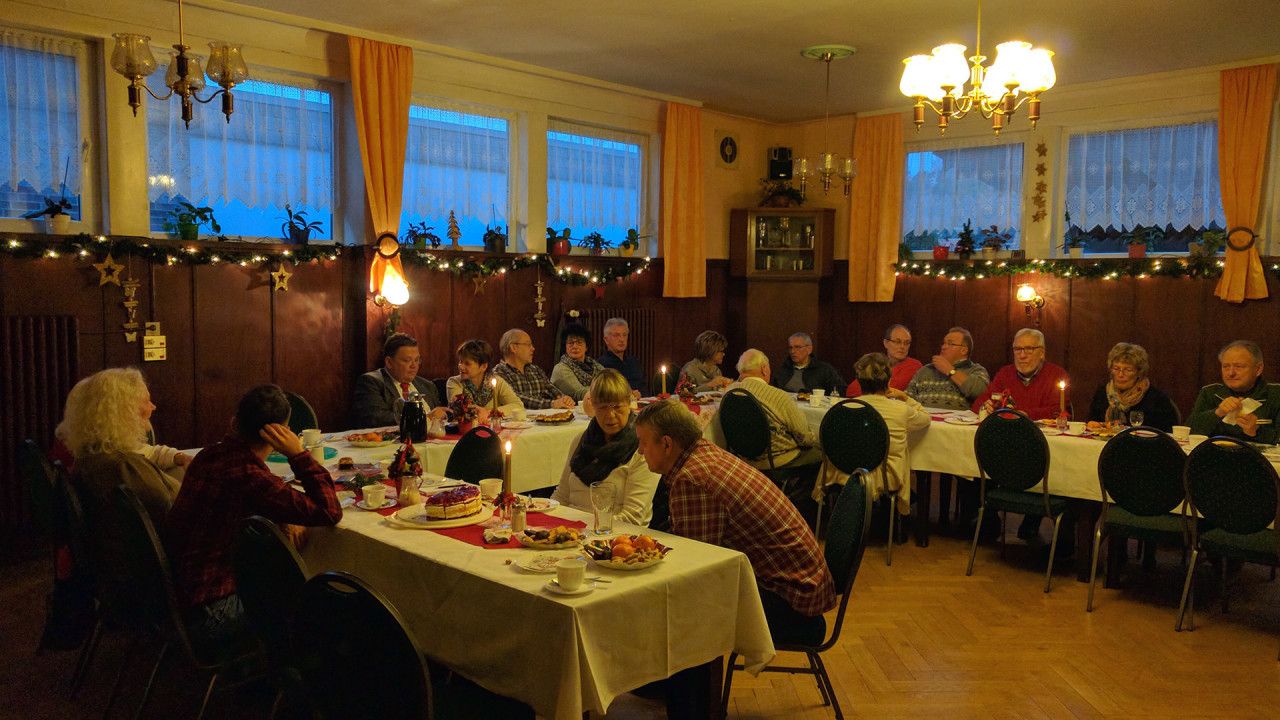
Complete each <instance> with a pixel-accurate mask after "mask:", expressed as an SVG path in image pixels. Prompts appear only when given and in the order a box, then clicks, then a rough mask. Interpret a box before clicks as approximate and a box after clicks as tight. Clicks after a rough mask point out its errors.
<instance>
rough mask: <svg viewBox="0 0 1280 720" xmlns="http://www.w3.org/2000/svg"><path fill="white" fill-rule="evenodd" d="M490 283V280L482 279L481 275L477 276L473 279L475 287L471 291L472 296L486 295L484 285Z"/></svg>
mask: <svg viewBox="0 0 1280 720" xmlns="http://www.w3.org/2000/svg"><path fill="white" fill-rule="evenodd" d="M488 281H489V278H486V277H482V276H480V275H476V276H475V277H473V278H471V284H472V285H474V286H475V287H474V288H473V289H472V290H471V294H472V295H483V294H484V284H485V283H486V282H488Z"/></svg>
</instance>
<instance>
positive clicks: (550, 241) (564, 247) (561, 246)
mask: <svg viewBox="0 0 1280 720" xmlns="http://www.w3.org/2000/svg"><path fill="white" fill-rule="evenodd" d="M570 239H571V238H570V237H569V228H565V229H564V231H563V232H562V233H560V234H556V230H555V228H547V252H549V253H551V254H552V255H568V254H569V250H570V249H571V247H570V243H569V241H570Z"/></svg>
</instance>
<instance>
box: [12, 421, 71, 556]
mask: <svg viewBox="0 0 1280 720" xmlns="http://www.w3.org/2000/svg"><path fill="white" fill-rule="evenodd" d="M18 467H19V468H20V470H21V472H22V480H23V483H24V484H25V485H26V486H27V495H28V496H29V497H30V500H31V511H32V513H33V514H34V515H35V519H36V523H37V524H38V525H39V526H40V529H41V530H42V531H44V532H45V533H48V534H49V535H51V536H53V538H54V541H55V542H56V541H57V539H58V538H57V536H58V535H59V534H60V532H61V531H62V530H63V527H62V526H63V525H65V523H64V522H62V521H61V518H60V517H59V516H60V515H61V513H60V512H59V509H58V504H59V501H58V477H57V475H56V474H55V473H54V471H53V465H51V464H50V463H49V458H48V457H46V456H45V454H44V451H42V450H41V449H40V446H38V445H36V443H35V441H34V440H30V439H27V440H23V441H22V445H20V446H19V447H18Z"/></svg>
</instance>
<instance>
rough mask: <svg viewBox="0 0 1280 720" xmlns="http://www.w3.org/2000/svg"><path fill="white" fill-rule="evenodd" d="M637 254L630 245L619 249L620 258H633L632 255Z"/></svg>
mask: <svg viewBox="0 0 1280 720" xmlns="http://www.w3.org/2000/svg"><path fill="white" fill-rule="evenodd" d="M635 252H636V249H635V248H633V247H631V246H630V245H626V246H623V247H620V248H618V255H619V257H631V256H632V255H634V254H635Z"/></svg>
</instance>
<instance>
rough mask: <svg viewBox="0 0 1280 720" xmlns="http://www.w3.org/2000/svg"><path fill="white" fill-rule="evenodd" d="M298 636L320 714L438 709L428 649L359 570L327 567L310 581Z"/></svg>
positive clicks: (416, 714) (299, 659) (296, 619)
mask: <svg viewBox="0 0 1280 720" xmlns="http://www.w3.org/2000/svg"><path fill="white" fill-rule="evenodd" d="M292 644H293V648H294V651H295V653H296V667H297V669H298V671H299V673H300V674H301V676H302V684H303V686H304V687H305V688H306V692H307V697H308V699H309V700H310V701H311V703H312V706H313V707H314V708H315V709H316V711H317V712H318V714H319V716H320V717H325V718H352V719H353V720H363V719H364V718H369V719H370V720H375V719H376V720H395V719H398V718H414V719H415V720H421V719H422V718H430V717H431V683H430V677H429V675H428V670H427V663H426V660H424V659H423V656H422V651H421V650H420V649H419V648H418V645H417V643H416V642H415V641H414V639H413V636H412V635H411V634H410V633H409V629H408V626H407V625H405V622H404V620H403V619H402V618H401V617H400V613H398V612H396V609H395V608H394V607H392V606H391V604H390V603H389V602H387V599H386V598H385V597H383V596H382V594H381V593H379V592H378V591H377V590H374V589H373V588H371V587H369V586H368V585H367V584H366V583H365V582H364V581H362V580H360V579H359V578H357V577H355V576H354V575H349V574H347V573H342V572H326V573H321V574H319V575H316V576H315V577H313V578H311V579H310V580H308V581H307V582H306V584H305V585H304V586H303V587H302V591H301V593H300V595H299V597H298V602H297V603H296V605H295V610H294V615H293V623H292ZM335 672H339V673H340V674H341V677H340V678H336V677H335V676H334V673H335Z"/></svg>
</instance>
